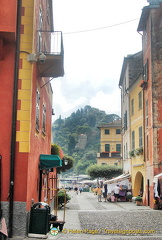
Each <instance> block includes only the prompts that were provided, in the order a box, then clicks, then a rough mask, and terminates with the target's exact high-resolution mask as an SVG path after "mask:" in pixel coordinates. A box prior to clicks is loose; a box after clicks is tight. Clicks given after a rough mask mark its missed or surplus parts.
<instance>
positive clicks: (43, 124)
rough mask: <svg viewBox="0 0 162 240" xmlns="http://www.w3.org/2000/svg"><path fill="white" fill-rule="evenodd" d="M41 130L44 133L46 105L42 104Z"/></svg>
mask: <svg viewBox="0 0 162 240" xmlns="http://www.w3.org/2000/svg"><path fill="white" fill-rule="evenodd" d="M42 115H43V116H42V121H43V122H42V132H43V133H44V134H45V132H46V106H45V104H43V111H42Z"/></svg>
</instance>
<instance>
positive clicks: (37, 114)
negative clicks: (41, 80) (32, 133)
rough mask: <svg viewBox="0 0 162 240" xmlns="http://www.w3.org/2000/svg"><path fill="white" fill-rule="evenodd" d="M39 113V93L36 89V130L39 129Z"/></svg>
mask: <svg viewBox="0 0 162 240" xmlns="http://www.w3.org/2000/svg"><path fill="white" fill-rule="evenodd" d="M39 115H40V93H39V90H38V89H37V94H36V130H37V131H39V121H40V120H39Z"/></svg>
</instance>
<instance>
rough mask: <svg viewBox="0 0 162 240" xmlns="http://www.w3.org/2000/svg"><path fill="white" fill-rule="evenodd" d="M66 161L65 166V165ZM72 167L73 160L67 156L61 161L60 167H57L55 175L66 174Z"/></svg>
mask: <svg viewBox="0 0 162 240" xmlns="http://www.w3.org/2000/svg"><path fill="white" fill-rule="evenodd" d="M65 161H67V165H66V164H65ZM73 165H74V158H72V157H69V156H64V157H63V159H62V167H57V173H61V172H66V171H67V170H69V169H71V168H72V167H73Z"/></svg>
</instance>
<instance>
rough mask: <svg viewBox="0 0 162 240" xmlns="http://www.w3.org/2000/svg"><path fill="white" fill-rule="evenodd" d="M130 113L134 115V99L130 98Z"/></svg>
mask: <svg viewBox="0 0 162 240" xmlns="http://www.w3.org/2000/svg"><path fill="white" fill-rule="evenodd" d="M131 114H132V115H134V99H132V100H131Z"/></svg>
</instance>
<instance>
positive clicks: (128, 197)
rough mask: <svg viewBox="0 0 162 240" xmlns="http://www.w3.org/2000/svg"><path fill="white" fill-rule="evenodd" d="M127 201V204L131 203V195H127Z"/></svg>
mask: <svg viewBox="0 0 162 240" xmlns="http://www.w3.org/2000/svg"><path fill="white" fill-rule="evenodd" d="M127 201H128V202H132V194H130V195H127Z"/></svg>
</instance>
